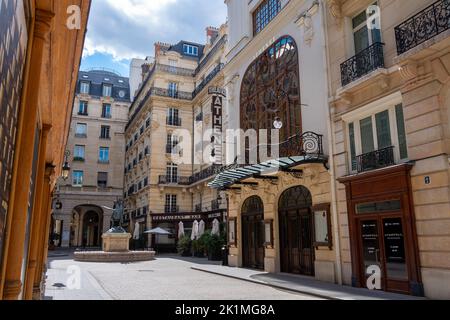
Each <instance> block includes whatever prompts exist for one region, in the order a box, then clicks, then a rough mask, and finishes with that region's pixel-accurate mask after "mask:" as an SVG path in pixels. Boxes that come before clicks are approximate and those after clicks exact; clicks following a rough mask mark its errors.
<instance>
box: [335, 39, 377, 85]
mask: <svg viewBox="0 0 450 320" xmlns="http://www.w3.org/2000/svg"><path fill="white" fill-rule="evenodd" d="M383 46H384V43H381V42H376V43H374V44H373V45H371V46H370V47H368V48H367V49H364V50H363V51H361V52H359V53H358V54H357V55H355V56H354V57H352V58H350V59H348V60H347V61H345V62H344V63H342V64H341V81H342V86H346V85H348V84H349V83H351V82H353V81H355V80H357V79H359V78H361V77H363V76H365V75H367V74H369V73H370V72H372V71H374V70H376V69H378V68H384V53H383Z"/></svg>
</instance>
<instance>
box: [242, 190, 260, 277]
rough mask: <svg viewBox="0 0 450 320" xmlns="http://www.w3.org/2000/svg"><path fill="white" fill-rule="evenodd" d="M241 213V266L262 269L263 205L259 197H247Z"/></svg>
mask: <svg viewBox="0 0 450 320" xmlns="http://www.w3.org/2000/svg"><path fill="white" fill-rule="evenodd" d="M241 215H242V257H243V267H244V268H254V269H264V255H265V248H264V240H265V239H264V205H263V202H262V200H261V198H259V197H257V196H254V197H251V198H248V199H247V200H246V201H245V202H244V204H243V206H242V214H241Z"/></svg>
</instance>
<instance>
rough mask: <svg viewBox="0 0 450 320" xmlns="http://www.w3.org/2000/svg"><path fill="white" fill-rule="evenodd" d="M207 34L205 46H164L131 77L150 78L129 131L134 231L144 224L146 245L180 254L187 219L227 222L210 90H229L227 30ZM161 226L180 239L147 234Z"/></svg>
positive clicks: (138, 96)
mask: <svg viewBox="0 0 450 320" xmlns="http://www.w3.org/2000/svg"><path fill="white" fill-rule="evenodd" d="M206 32H207V42H206V44H204V45H201V44H196V43H192V42H187V41H180V42H179V43H177V44H175V45H169V44H165V43H156V44H155V53H156V56H155V58H154V60H153V59H147V60H146V61H143V63H142V66H141V69H140V70H139V73H140V75H138V76H136V75H132V76H131V78H133V79H138V78H142V83H141V85H140V86H139V89H138V90H137V94H136V96H135V99H134V102H133V104H132V106H131V108H130V119H129V123H128V125H127V129H126V159H125V195H126V206H127V223H128V228H129V231H130V232H132V233H133V234H134V233H135V229H136V228H137V227H138V228H139V234H140V235H141V236H140V240H141V243H140V244H139V245H140V246H148V247H150V246H153V247H155V248H157V249H158V250H160V251H161V250H162V251H164V250H168V251H173V250H175V244H176V240H177V239H176V236H175V235H176V234H178V232H177V230H178V226H179V223H180V222H183V223H184V228H185V233H186V234H189V232H190V231H189V230H190V229H191V227H192V223H193V222H194V221H195V220H197V221H198V222H200V221H201V220H204V222H205V223H207V224H208V223H209V224H211V222H212V221H213V219H215V218H218V219H219V220H221V221H222V220H223V219H224V215H225V210H224V207H223V204H222V205H221V204H219V202H218V201H217V198H218V193H217V192H216V191H215V190H211V189H210V188H207V186H206V183H207V182H208V180H210V179H211V178H212V177H213V175H214V174H215V173H217V171H218V168H219V167H220V166H218V165H215V164H214V163H213V162H211V161H210V158H211V156H210V155H211V154H212V149H211V148H209V149H208V147H207V146H208V144H211V141H210V140H211V132H209V131H208V130H209V129H212V126H213V117H212V103H213V97H215V95H211V94H209V92H210V90H209V89H210V88H213V87H219V88H220V87H223V74H222V68H223V52H224V48H225V45H226V41H227V29H226V26H225V25H224V26H222V27H221V28H220V29H216V28H213V27H209V28H207V30H206ZM134 62H135V64H136V63H139V61H138V60H135V61H134ZM141 62H142V61H141ZM132 70H136V68H133V69H132ZM208 134H209V136H208V137H206V138H205V136H206V135H208ZM205 155H206V159H207V160H204V159H203V158H204V156H205ZM155 227H162V228H165V229H166V230H168V231H170V232H172V234H173V236H158V237H157V238H156V237H155V238H153V239H152V237H147V236H146V235H144V234H143V233H144V231H145V230H150V229H152V228H155ZM209 227H210V226H209Z"/></svg>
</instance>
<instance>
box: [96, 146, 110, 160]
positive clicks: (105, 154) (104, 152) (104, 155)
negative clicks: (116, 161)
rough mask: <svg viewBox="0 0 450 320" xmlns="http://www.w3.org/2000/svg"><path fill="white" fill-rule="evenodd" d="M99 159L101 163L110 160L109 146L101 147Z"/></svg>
mask: <svg viewBox="0 0 450 320" xmlns="http://www.w3.org/2000/svg"><path fill="white" fill-rule="evenodd" d="M98 161H99V162H101V163H108V162H109V148H106V147H100V150H99V156H98Z"/></svg>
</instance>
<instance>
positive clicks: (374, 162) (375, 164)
mask: <svg viewBox="0 0 450 320" xmlns="http://www.w3.org/2000/svg"><path fill="white" fill-rule="evenodd" d="M356 163H357V171H358V173H362V172H367V171H371V170H376V169H381V168H385V167H389V166H392V165H394V164H395V159H394V147H388V148H384V149H381V150H377V151H373V152H368V153H365V154H362V155H360V156H358V157H356Z"/></svg>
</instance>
